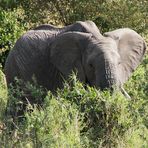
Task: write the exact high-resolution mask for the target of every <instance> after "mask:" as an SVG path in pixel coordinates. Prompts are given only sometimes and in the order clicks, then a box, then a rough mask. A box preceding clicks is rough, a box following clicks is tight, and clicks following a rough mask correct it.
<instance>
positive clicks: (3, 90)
mask: <svg viewBox="0 0 148 148" xmlns="http://www.w3.org/2000/svg"><path fill="white" fill-rule="evenodd" d="M1 69H2V67H1V65H0V121H1V119H2V118H3V117H4V112H5V107H6V103H7V87H6V80H5V76H4V73H3V72H2V70H1Z"/></svg>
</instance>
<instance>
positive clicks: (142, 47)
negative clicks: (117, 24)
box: [104, 28, 146, 84]
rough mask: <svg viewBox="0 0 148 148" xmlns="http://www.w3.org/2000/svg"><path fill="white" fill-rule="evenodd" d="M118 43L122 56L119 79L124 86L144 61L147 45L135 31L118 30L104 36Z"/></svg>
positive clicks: (127, 29)
mask: <svg viewBox="0 0 148 148" xmlns="http://www.w3.org/2000/svg"><path fill="white" fill-rule="evenodd" d="M104 36H106V37H111V38H113V39H114V40H116V42H117V47H118V53H119V55H120V63H119V77H120V78H119V79H120V82H121V84H123V83H124V82H125V81H126V80H127V79H128V78H129V77H130V75H131V74H132V72H133V71H134V70H135V69H136V68H137V66H138V65H139V64H140V62H141V61H142V58H143V56H144V53H145V51H146V43H145V41H144V40H143V38H142V37H141V36H140V35H139V34H138V33H136V32H135V31H134V30H131V29H129V28H123V29H117V30H115V31H111V32H107V33H105V34H104Z"/></svg>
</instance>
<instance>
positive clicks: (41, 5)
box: [0, 0, 148, 148]
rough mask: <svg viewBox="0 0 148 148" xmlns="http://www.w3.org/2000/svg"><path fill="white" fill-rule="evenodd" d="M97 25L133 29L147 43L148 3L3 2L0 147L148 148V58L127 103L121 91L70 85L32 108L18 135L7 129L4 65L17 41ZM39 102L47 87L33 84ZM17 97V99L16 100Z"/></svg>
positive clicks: (91, 0)
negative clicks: (45, 28) (48, 30)
mask: <svg viewBox="0 0 148 148" xmlns="http://www.w3.org/2000/svg"><path fill="white" fill-rule="evenodd" d="M78 20H81V21H84V20H92V21H94V22H95V23H96V24H97V26H98V28H99V29H100V31H101V32H102V33H103V32H106V31H109V30H113V29H117V28H122V27H129V28H132V29H134V30H135V31H137V32H138V33H139V34H141V35H142V36H143V37H144V38H145V40H146V41H147V43H148V1H147V0H141V1H139V0H132V1H130V0H44V1H42V0H0V146H1V147H8V148H9V147H10V148H11V147H24V148H25V147H26V148H30V147H45V148H46V147H55V148H56V147H57V148H59V147H63V148H67V147H72V148H73V147H76V148H77V147H78V148H79V147H88V148H90V147H93V148H95V147H97V148H98V147H99V148H102V147H105V148H110V147H118V148H147V147H148V56H147V55H146V56H145V58H144V60H143V62H142V64H141V65H140V66H139V67H138V69H137V70H136V72H135V73H134V74H133V76H132V77H131V78H130V79H129V81H128V82H127V83H126V84H125V89H126V90H127V91H128V93H129V94H130V96H131V98H132V99H131V100H127V99H126V98H124V96H122V94H120V92H117V93H116V94H115V95H114V96H110V94H109V92H107V91H106V92H100V91H98V90H96V89H95V88H90V87H89V86H87V90H86V89H84V86H83V84H81V83H80V82H78V81H77V79H76V76H75V75H73V76H72V77H71V78H70V79H71V81H72V82H73V85H72V86H71V85H69V84H68V82H65V87H64V89H63V90H58V92H57V95H56V96H55V95H52V94H51V93H50V92H49V93H48V95H47V96H46V98H45V102H44V104H43V107H42V108H40V109H38V108H37V107H35V106H31V105H30V104H28V108H32V109H33V112H32V113H27V112H26V114H25V116H26V120H25V121H24V122H22V123H21V124H20V125H16V130H15V131H11V128H10V127H9V126H8V125H9V124H7V125H6V122H8V123H9V122H12V120H11V119H10V118H8V117H6V116H5V114H4V113H5V108H6V104H7V100H8V97H11V93H13V92H17V93H18V96H17V97H20V96H21V95H23V92H19V89H18V90H16V89H13V88H12V89H11V90H10V92H11V93H10V94H9V95H8V90H7V87H6V82H5V75H4V71H3V68H4V63H5V60H6V57H7V55H8V53H9V51H10V50H11V49H12V48H13V46H14V43H15V41H16V40H17V39H18V38H19V37H20V36H21V35H22V34H23V33H25V32H26V31H27V30H29V29H31V28H34V27H35V26H38V25H39V24H45V23H47V24H53V25H57V26H64V25H68V24H71V23H74V22H75V21H78ZM28 87H29V89H30V90H31V91H32V94H33V95H34V97H36V98H40V97H41V94H42V88H40V87H37V86H36V85H34V84H29V85H28ZM17 97H16V99H17Z"/></svg>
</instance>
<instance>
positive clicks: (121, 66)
mask: <svg viewBox="0 0 148 148" xmlns="http://www.w3.org/2000/svg"><path fill="white" fill-rule="evenodd" d="M145 51H146V43H145V41H144V40H143V38H142V37H141V36H140V35H139V34H138V33H136V32H135V31H133V30H131V29H129V28H123V29H117V30H115V31H111V32H107V33H105V34H104V35H102V34H101V33H100V31H99V29H98V28H97V26H96V25H95V23H93V22H91V21H86V22H76V23H74V24H72V25H69V26H67V27H64V28H57V27H54V26H52V25H41V26H39V27H36V28H34V29H32V30H30V31H28V32H27V33H25V34H24V35H23V36H21V37H20V38H19V39H18V40H17V42H16V44H15V46H14V48H13V50H11V51H10V53H9V55H8V58H7V60H6V63H5V74H6V80H7V84H8V86H9V84H10V83H13V82H14V78H15V77H18V78H19V79H22V80H24V81H25V82H26V81H31V79H32V77H33V76H35V78H36V80H37V83H38V84H39V85H42V86H43V87H45V88H46V89H47V90H51V91H52V92H54V91H55V90H56V89H57V88H62V87H63V79H67V78H68V76H69V75H70V74H71V72H72V71H75V70H76V71H77V76H78V78H79V80H80V81H81V82H83V83H87V84H89V85H90V86H95V87H96V88H98V89H101V90H102V89H104V88H112V87H113V86H116V87H118V88H121V87H122V85H123V84H124V83H125V82H126V81H127V80H128V78H129V77H130V75H131V74H132V72H133V71H134V70H135V69H136V68H137V66H138V65H139V64H140V62H141V61H142V58H143V56H144V53H145Z"/></svg>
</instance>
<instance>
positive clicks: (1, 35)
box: [0, 8, 27, 66]
mask: <svg viewBox="0 0 148 148" xmlns="http://www.w3.org/2000/svg"><path fill="white" fill-rule="evenodd" d="M23 19H24V18H23V11H22V9H14V10H13V11H5V10H3V9H1V8H0V63H1V64H2V66H3V65H4V62H5V60H6V57H7V55H8V52H9V50H11V49H12V48H13V46H14V43H15V42H16V40H17V39H18V38H19V37H20V35H21V34H22V33H23V32H24V30H25V28H26V27H27V23H26V22H24V20H23Z"/></svg>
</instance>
